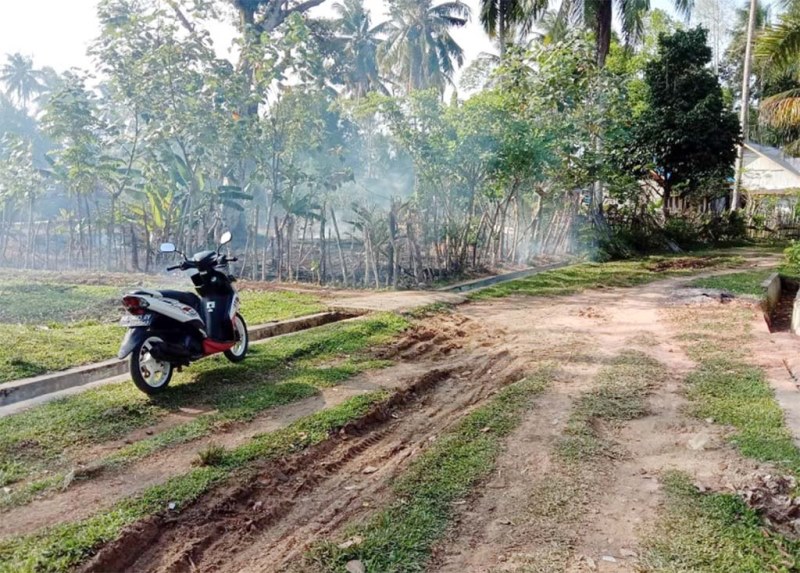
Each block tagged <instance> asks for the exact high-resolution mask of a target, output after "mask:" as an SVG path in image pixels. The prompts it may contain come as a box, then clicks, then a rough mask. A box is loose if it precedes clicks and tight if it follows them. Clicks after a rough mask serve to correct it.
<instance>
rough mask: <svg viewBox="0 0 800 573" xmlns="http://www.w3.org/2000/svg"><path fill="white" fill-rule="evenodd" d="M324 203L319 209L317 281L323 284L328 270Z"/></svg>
mask: <svg viewBox="0 0 800 573" xmlns="http://www.w3.org/2000/svg"><path fill="white" fill-rule="evenodd" d="M326 209H327V207H326V205H325V202H323V203H322V209H320V211H319V253H320V254H319V282H320V284H325V279H326V275H327V272H328V265H327V260H326V257H327V254H328V249H327V245H326V243H325V216H326V215H325V214H326Z"/></svg>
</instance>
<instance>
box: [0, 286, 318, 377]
mask: <svg viewBox="0 0 800 573" xmlns="http://www.w3.org/2000/svg"><path fill="white" fill-rule="evenodd" d="M8 285H15V286H14V288H11V287H9V286H8ZM122 292H123V291H122V290H120V289H119V288H117V287H98V286H84V285H78V286H75V285H55V284H27V285H22V284H21V283H19V284H18V283H10V282H3V283H0V297H2V300H3V307H4V308H6V309H11V310H5V311H3V309H0V313H2V312H5V314H0V337H2V339H3V340H4V341H5V342H4V344H3V345H2V346H0V384H2V383H3V382H8V381H10V380H16V379H19V378H26V377H29V376H37V375H39V374H44V373H46V372H52V371H56V370H63V369H65V368H70V367H72V366H79V365H81V364H89V363H92V362H99V361H102V360H107V359H109V358H113V357H115V356H116V354H117V351H118V350H119V345H120V342H121V341H122V337H123V336H124V334H125V329H124V328H121V327H119V326H117V325H116V324H115V323H109V322H108V321H109V320H111V321H116V320H118V319H119V317H120V316H121V315H122V310H121V308H120V305H119V300H120V298H121V293H122ZM29 293H32V294H31V295H30V296H31V297H32V298H30V299H29V298H28V295H29ZM240 294H241V297H242V315H243V316H244V317H245V320H246V321H247V323H248V325H250V326H255V325H257V324H263V323H265V322H270V321H274V320H286V319H288V318H294V317H297V316H302V315H306V314H312V313H315V312H320V311H322V310H324V306H323V305H322V304H320V303H319V301H318V300H317V299H316V298H315V297H313V296H311V295H308V294H303V293H295V292H288V291H243V292H241V293H240ZM76 317H81V318H84V319H86V318H92V319H98V320H103V321H105V322H98V321H97V320H94V321H92V320H82V321H77V322H70V321H69V320H70V318H76ZM23 323H25V324H23ZM32 323H36V324H32Z"/></svg>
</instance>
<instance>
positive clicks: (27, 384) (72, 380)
mask: <svg viewBox="0 0 800 573" xmlns="http://www.w3.org/2000/svg"><path fill="white" fill-rule="evenodd" d="M355 316H358V313H355V312H342V311H334V312H320V313H318V314H311V315H309V316H301V317H300V318H292V319H290V320H284V321H281V322H270V323H267V324H259V325H257V326H253V327H251V328H249V329H248V332H249V333H250V342H256V341H258V340H265V339H267V338H273V337H275V336H281V335H283V334H291V333H294V332H299V331H301V330H307V329H309V328H315V327H317V326H322V325H325V324H329V323H331V322H339V321H341V320H345V319H347V318H353V317H355ZM127 372H128V361H127V360H117V359H112V360H106V361H105V362H98V363H95V364H87V365H85V366H78V367H76V368H70V369H68V370H62V371H59V372H52V373H49V374H42V375H41V376H35V377H33V378H23V379H21V380H15V381H13V382H8V383H6V384H3V385H1V386H0V406H7V405H9V404H15V403H17V402H22V401H23V400H30V399H32V398H37V397H39V396H44V395H45V394H52V393H53V392H58V391H59V390H66V389H68V388H74V387H76V386H83V385H85V384H91V383H92V382H99V381H100V380H105V379H107V378H112V377H114V376H120V375H123V374H127Z"/></svg>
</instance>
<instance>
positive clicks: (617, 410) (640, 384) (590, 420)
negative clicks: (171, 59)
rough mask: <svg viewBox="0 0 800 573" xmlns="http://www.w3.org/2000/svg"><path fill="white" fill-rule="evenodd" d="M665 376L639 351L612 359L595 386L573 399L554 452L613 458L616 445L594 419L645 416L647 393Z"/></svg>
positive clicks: (576, 459)
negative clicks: (604, 436) (561, 435)
mask: <svg viewBox="0 0 800 573" xmlns="http://www.w3.org/2000/svg"><path fill="white" fill-rule="evenodd" d="M665 375H666V370H665V368H664V366H663V365H662V364H660V363H659V362H658V361H656V360H654V359H652V358H650V357H649V356H647V355H646V354H643V353H641V352H624V353H622V354H621V355H619V356H617V357H616V358H614V360H612V361H611V363H610V364H609V365H607V366H605V367H604V368H602V369H601V370H600V372H599V373H598V374H597V382H598V385H597V388H595V389H593V390H590V391H588V392H585V393H584V394H582V395H581V396H580V397H579V398H578V399H577V400H576V402H575V406H574V408H573V412H572V415H571V416H570V419H569V421H568V423H567V427H566V428H565V431H564V436H563V437H562V438H561V440H560V441H559V443H558V444H557V447H556V453H557V454H558V455H559V457H560V458H561V459H562V460H564V461H566V462H570V463H583V462H587V461H590V460H592V459H595V458H598V457H601V456H605V457H612V458H613V457H616V455H617V452H616V449H615V445H614V444H613V443H611V442H610V441H609V440H607V439H605V438H603V437H602V436H601V435H600V433H599V432H598V430H597V427H596V422H597V421H603V422H607V423H611V424H619V423H622V422H626V421H629V420H635V419H637V418H641V417H642V416H645V415H647V413H648V407H647V396H648V394H649V393H650V390H651V388H652V387H653V385H654V384H656V383H658V382H659V381H661V380H663V378H664V376H665Z"/></svg>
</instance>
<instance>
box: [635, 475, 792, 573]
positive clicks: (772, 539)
mask: <svg viewBox="0 0 800 573" xmlns="http://www.w3.org/2000/svg"><path fill="white" fill-rule="evenodd" d="M663 483H664V491H665V493H666V496H667V504H666V508H665V511H664V512H663V515H662V517H661V520H660V521H659V523H658V526H657V529H656V531H655V532H654V534H653V535H651V536H650V537H649V539H647V541H646V544H645V547H646V549H647V552H646V553H645V555H643V564H644V565H645V567H646V570H649V571H664V572H679V571H696V572H698V573H730V572H731V571H736V572H737V573H762V572H764V571H776V572H786V573H788V572H791V571H798V569H799V568H800V542H798V541H796V540H789V539H787V538H785V537H783V536H781V535H778V534H774V533H770V532H767V531H766V530H765V529H764V527H763V525H762V523H761V519H760V518H759V516H758V515H757V514H756V513H755V512H754V511H753V510H751V509H749V508H748V507H747V506H746V505H745V504H744V502H743V501H742V500H741V499H740V498H738V497H737V496H735V495H730V494H718V493H714V494H704V493H700V492H699V491H698V490H697V489H696V488H695V487H694V485H692V482H691V478H690V477H689V476H688V475H686V474H683V473H679V472H671V473H668V474H666V475H665V476H664V479H663Z"/></svg>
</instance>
